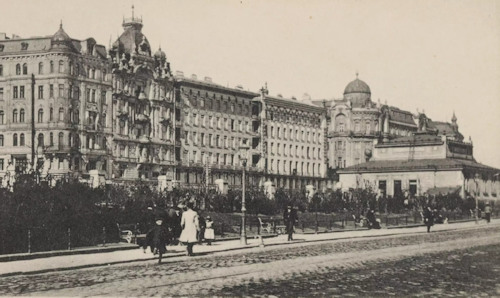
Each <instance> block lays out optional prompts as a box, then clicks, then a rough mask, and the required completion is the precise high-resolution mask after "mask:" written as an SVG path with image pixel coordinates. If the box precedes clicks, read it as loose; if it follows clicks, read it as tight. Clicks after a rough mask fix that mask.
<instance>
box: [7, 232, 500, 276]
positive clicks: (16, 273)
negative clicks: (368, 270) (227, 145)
mask: <svg viewBox="0 0 500 298" xmlns="http://www.w3.org/2000/svg"><path fill="white" fill-rule="evenodd" d="M494 225H495V224H494ZM497 225H498V224H497ZM477 227H478V226H472V227H455V228H450V229H446V230H441V231H433V233H446V232H449V231H456V230H461V229H466V230H468V229H475V228H477ZM339 232H342V231H339ZM334 233H335V232H334ZM426 233H427V232H425V231H414V232H410V233H387V234H383V235H378V234H373V235H354V236H350V237H344V238H325V239H309V240H306V239H297V240H295V241H291V242H289V241H282V242H275V243H268V244H265V246H284V245H290V244H292V245H293V244H299V243H316V242H327V241H335V240H350V239H360V238H374V237H387V236H395V235H399V236H407V235H415V234H426ZM331 234H333V233H331ZM274 237H277V236H274ZM267 238H271V237H267ZM134 247H135V248H138V247H136V246H134ZM134 247H129V248H128V249H131V248H134ZM258 247H259V244H249V245H246V246H238V247H230V248H223V249H220V250H216V251H212V252H204V253H199V255H198V256H199V257H203V256H207V255H211V254H215V253H221V252H228V251H237V250H244V249H252V248H258ZM109 252H112V251H109ZM182 257H184V258H185V259H188V257H187V256H186V255H185V253H184V252H173V253H171V254H167V255H164V256H163V258H164V259H172V258H179V260H174V262H175V261H182V260H183V259H181V258H182ZM153 260H158V259H157V257H148V258H136V259H130V260H121V261H113V262H101V263H95V264H85V265H79V266H70V267H60V268H51V269H41V270H36V271H16V272H9V273H4V274H0V277H8V276H14V275H32V274H41V273H48V272H57V271H67V270H77V269H85V268H92V267H104V266H111V265H117V264H127V263H134V262H144V261H153Z"/></svg>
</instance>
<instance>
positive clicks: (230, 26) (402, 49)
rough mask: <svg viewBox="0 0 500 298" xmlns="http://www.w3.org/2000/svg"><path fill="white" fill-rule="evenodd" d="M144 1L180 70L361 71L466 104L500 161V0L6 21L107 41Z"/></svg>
mask: <svg viewBox="0 0 500 298" xmlns="http://www.w3.org/2000/svg"><path fill="white" fill-rule="evenodd" d="M132 4H134V5H135V14H136V16H142V17H143V23H144V28H143V32H144V34H145V35H146V36H147V37H148V40H149V42H150V43H151V46H152V48H153V52H154V51H156V49H157V48H158V46H159V45H160V44H161V47H162V50H163V51H165V52H166V54H167V57H168V60H169V61H170V62H171V65H172V68H173V70H174V71H175V70H182V71H184V75H186V76H190V75H191V74H193V73H195V74H197V75H198V78H202V77H204V76H210V77H212V79H213V80H214V82H217V83H220V84H223V85H229V86H235V85H238V84H241V85H243V86H244V87H245V89H250V90H252V91H257V90H258V89H260V87H261V86H263V84H264V82H268V86H269V90H270V93H271V94H273V95H276V94H278V93H281V94H283V95H284V96H285V97H291V96H296V97H297V98H299V99H300V98H301V97H302V94H304V93H305V92H307V93H309V94H310V95H311V96H312V98H313V99H330V98H341V97H342V93H343V91H344V88H345V86H346V85H347V84H348V83H349V82H350V81H352V80H353V79H354V78H355V73H356V71H359V78H360V79H362V80H364V81H365V82H366V83H368V85H370V88H371V90H372V100H373V101H375V102H376V101H377V99H379V98H380V100H381V101H382V102H384V101H387V103H388V104H390V105H393V106H397V107H399V108H402V109H406V110H409V111H411V112H413V113H415V112H416V111H417V109H419V110H420V111H422V110H425V112H426V114H427V115H428V116H429V117H430V118H431V119H433V120H438V121H448V122H449V121H450V119H451V116H452V113H453V111H455V113H456V116H457V118H458V124H459V127H460V131H461V132H462V134H463V135H464V136H465V138H466V139H468V138H469V136H471V137H472V140H473V142H474V151H475V157H476V159H477V160H478V161H479V162H481V163H485V164H487V165H490V166H494V167H497V168H500V132H499V130H500V0H496V1H495V0H480V1H479V0H471V1H462V0H445V1H444V0H418V1H416V0H413V1H410V0H404V1H403V0H349V1H348V0H338V1H320V0H317V1H298V0H291V1H278V0H270V1H255V0H254V1H222V0H213V1H210V2H209V1H186V0H179V1H165V0H157V1H155V0H148V1H139V0H135V1H132V0H114V1H103V0H101V1H99V0H76V1H53V0H52V1H50V0H49V1H47V0H43V1H41V0H37V1H35V0H31V1H25V0H23V1H20V0H16V1H10V0H1V1H0V11H1V15H2V17H1V18H0V32H5V33H7V34H8V35H12V34H13V33H14V34H18V35H20V36H22V37H30V36H40V35H43V36H45V35H52V34H53V33H55V32H56V31H57V29H58V27H59V22H60V20H61V19H62V21H63V24H64V29H65V31H66V32H67V33H68V34H69V35H70V36H71V37H73V38H77V39H83V38H87V37H94V38H95V39H96V40H97V41H98V43H101V44H103V45H105V46H106V47H107V46H108V43H109V39H110V37H111V38H112V41H114V40H116V37H117V35H118V34H121V32H122V28H121V23H122V18H123V16H125V17H130V16H131V5H132Z"/></svg>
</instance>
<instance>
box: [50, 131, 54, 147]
mask: <svg viewBox="0 0 500 298" xmlns="http://www.w3.org/2000/svg"><path fill="white" fill-rule="evenodd" d="M49 146H51V147H52V146H54V133H52V132H51V133H50V134H49Z"/></svg>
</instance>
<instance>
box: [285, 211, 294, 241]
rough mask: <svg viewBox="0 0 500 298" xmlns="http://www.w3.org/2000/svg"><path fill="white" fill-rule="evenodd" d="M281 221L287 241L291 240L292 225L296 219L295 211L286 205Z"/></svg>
mask: <svg viewBox="0 0 500 298" xmlns="http://www.w3.org/2000/svg"><path fill="white" fill-rule="evenodd" d="M283 221H284V222H285V226H286V232H287V234H288V241H292V240H293V238H292V234H293V227H294V225H295V224H296V223H297V221H298V217H297V212H296V211H295V210H294V209H293V208H292V206H291V205H288V206H287V207H286V209H285V212H284V213H283Z"/></svg>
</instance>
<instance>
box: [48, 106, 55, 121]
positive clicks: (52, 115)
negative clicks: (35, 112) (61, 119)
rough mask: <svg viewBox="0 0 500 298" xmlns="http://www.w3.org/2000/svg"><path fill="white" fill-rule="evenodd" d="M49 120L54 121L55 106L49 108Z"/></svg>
mask: <svg viewBox="0 0 500 298" xmlns="http://www.w3.org/2000/svg"><path fill="white" fill-rule="evenodd" d="M49 121H54V108H50V109H49Z"/></svg>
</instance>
